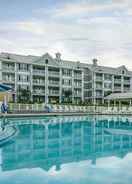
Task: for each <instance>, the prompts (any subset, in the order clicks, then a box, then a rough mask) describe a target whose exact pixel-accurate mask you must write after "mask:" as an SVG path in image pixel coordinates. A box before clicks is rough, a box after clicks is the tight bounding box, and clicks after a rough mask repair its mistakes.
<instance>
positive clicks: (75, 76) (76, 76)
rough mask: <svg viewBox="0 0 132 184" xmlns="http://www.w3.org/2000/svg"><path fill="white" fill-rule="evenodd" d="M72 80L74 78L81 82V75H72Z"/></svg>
mask: <svg viewBox="0 0 132 184" xmlns="http://www.w3.org/2000/svg"><path fill="white" fill-rule="evenodd" d="M74 78H75V79H79V80H82V75H79V74H78V75H77V74H75V75H74Z"/></svg>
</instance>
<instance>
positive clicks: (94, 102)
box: [92, 72, 96, 105]
mask: <svg viewBox="0 0 132 184" xmlns="http://www.w3.org/2000/svg"><path fill="white" fill-rule="evenodd" d="M92 75H93V105H96V89H95V88H96V85H95V80H96V76H95V75H96V73H94V72H93V74H92Z"/></svg>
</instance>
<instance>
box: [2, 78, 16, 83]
mask: <svg viewBox="0 0 132 184" xmlns="http://www.w3.org/2000/svg"><path fill="white" fill-rule="evenodd" d="M2 80H3V81H4V82H6V83H14V82H15V78H11V77H10V78H6V77H3V79H2Z"/></svg>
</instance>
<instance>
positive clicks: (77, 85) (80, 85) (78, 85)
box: [74, 83, 82, 88]
mask: <svg viewBox="0 0 132 184" xmlns="http://www.w3.org/2000/svg"><path fill="white" fill-rule="evenodd" d="M81 87H82V84H81V83H75V84H74V88H81Z"/></svg>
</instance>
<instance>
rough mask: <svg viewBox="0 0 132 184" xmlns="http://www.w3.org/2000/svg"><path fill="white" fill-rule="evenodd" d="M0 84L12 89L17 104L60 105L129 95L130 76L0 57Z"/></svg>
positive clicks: (44, 59) (55, 61)
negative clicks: (28, 102)
mask: <svg viewBox="0 0 132 184" xmlns="http://www.w3.org/2000/svg"><path fill="white" fill-rule="evenodd" d="M0 81H1V83H3V84H6V85H10V86H12V87H13V89H14V94H13V99H14V101H16V102H19V101H24V100H25V101H29V100H30V101H32V102H45V103H56V102H57V103H62V102H72V103H80V102H91V103H94V104H95V103H96V102H97V101H98V102H101V103H102V102H104V98H105V97H106V96H107V95H109V94H111V93H117V92H118V93H120V92H121V93H122V92H130V91H131V88H132V72H131V71H128V70H127V69H126V67H125V66H121V67H118V68H111V67H104V66H99V65H98V63H97V60H96V59H94V60H93V63H92V64H88V63H81V62H79V61H76V62H74V61H67V60H63V59H61V54H60V53H57V54H56V57H55V58H53V57H52V56H50V55H49V54H48V53H46V54H44V55H42V56H31V55H28V56H23V55H17V54H10V53H1V54H0Z"/></svg>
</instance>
